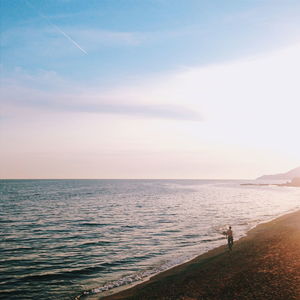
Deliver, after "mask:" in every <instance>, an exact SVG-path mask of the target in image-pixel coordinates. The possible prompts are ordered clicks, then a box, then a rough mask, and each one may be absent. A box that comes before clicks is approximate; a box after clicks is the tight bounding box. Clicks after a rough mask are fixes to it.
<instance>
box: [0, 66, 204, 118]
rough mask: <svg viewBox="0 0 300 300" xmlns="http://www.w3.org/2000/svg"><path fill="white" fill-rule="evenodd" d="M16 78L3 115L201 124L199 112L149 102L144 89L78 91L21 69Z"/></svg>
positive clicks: (7, 86) (5, 91)
mask: <svg viewBox="0 0 300 300" xmlns="http://www.w3.org/2000/svg"><path fill="white" fill-rule="evenodd" d="M13 77H14V78H6V79H4V80H3V83H4V84H3V86H2V88H1V89H2V91H1V95H2V106H3V108H4V110H3V111H5V110H7V111H9V112H10V113H11V112H13V111H14V107H15V108H17V109H16V110H15V111H16V112H17V111H19V109H20V108H22V107H23V108H26V110H27V111H32V112H34V111H48V112H51V111H52V112H67V113H72V112H81V113H99V114H119V115H128V116H137V117H141V118H159V119H174V120H190V121H200V120H201V116H200V114H199V112H197V111H195V110H193V109H191V108H189V107H187V106H185V105H184V104H181V103H176V101H174V103H173V104H172V103H170V102H169V101H164V99H162V98H159V99H154V98H151V99H147V98H145V97H144V96H143V95H142V93H143V89H138V90H135V89H132V87H129V88H127V87H126V88H122V87H117V88H116V87H115V88H113V87H112V88H111V89H106V90H104V89H99V88H95V87H89V88H88V87H79V86H77V87H76V84H75V83H74V82H69V81H67V80H64V79H63V78H61V77H60V76H58V75H57V74H56V73H55V72H39V73H38V74H36V75H30V74H27V73H26V72H24V71H22V70H21V69H19V70H16V71H15V73H14V76H13ZM54 87H55V88H54ZM154 97H156V96H154ZM157 97H161V96H159V95H157ZM166 100H167V99H166Z"/></svg>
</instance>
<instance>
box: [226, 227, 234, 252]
mask: <svg viewBox="0 0 300 300" xmlns="http://www.w3.org/2000/svg"><path fill="white" fill-rule="evenodd" d="M226 236H227V242H228V248H229V250H230V251H231V250H232V246H233V232H232V229H231V226H229V229H228V230H227V231H226Z"/></svg>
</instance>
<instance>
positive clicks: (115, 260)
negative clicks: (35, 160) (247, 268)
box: [0, 180, 300, 300]
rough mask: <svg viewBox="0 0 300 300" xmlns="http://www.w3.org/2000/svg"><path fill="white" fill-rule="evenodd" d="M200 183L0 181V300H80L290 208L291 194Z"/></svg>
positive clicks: (298, 194)
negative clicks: (227, 230) (226, 232)
mask: <svg viewBox="0 0 300 300" xmlns="http://www.w3.org/2000/svg"><path fill="white" fill-rule="evenodd" d="M240 183H241V182H240V181H207V180H0V228H1V230H0V234H1V244H0V298H1V299H39V300H40V299H75V298H77V299H86V298H87V299H89V298H92V297H95V295H96V296H97V297H100V296H101V294H102V293H103V291H107V290H113V289H114V288H116V287H119V286H126V285H128V284H130V283H132V282H137V281H139V280H143V279H145V278H146V277H148V276H151V275H153V274H155V273H158V272H161V271H163V270H165V269H167V268H170V267H172V266H174V265H176V264H179V263H182V262H184V261H186V260H188V259H191V258H192V257H194V256H195V255H198V254H201V253H203V252H205V251H207V250H208V249H211V248H214V247H216V246H218V245H221V244H225V242H226V241H225V239H224V237H223V236H222V234H221V232H222V231H224V229H225V228H226V226H228V225H229V224H230V225H232V227H233V230H234V234H235V238H236V239H237V238H239V237H241V236H242V235H244V234H245V233H246V232H247V231H248V230H249V229H250V228H251V227H253V226H255V225H256V224H258V223H260V222H263V221H267V220H270V219H272V218H274V217H276V216H278V215H280V214H283V213H286V212H289V211H292V210H296V209H299V208H300V189H299V188H292V187H277V186H241V185H240Z"/></svg>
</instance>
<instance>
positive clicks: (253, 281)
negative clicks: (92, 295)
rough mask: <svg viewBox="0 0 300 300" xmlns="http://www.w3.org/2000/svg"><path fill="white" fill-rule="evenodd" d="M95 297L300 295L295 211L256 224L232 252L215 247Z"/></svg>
mask: <svg viewBox="0 0 300 300" xmlns="http://www.w3.org/2000/svg"><path fill="white" fill-rule="evenodd" d="M233 230H234V228H233ZM98 299H105V300H117V299H143V300H146V299H149V300H150V299H164V300H167V299H168V300H171V299H180V300H196V299H197V300H199V299H203V300H204V299H214V300H217V299H218V300H220V299H221V300H226V299H228V300H229V299H230V300H234V299H239V300H241V299H262V300H267V299H270V300H271V299H272V300H276V299H278V300H282V299H285V300H289V299H300V211H297V212H293V213H290V214H286V215H284V216H281V217H279V218H277V219H275V220H272V221H270V222H268V223H264V224H260V225H258V226H257V227H255V228H254V229H252V230H250V231H249V232H248V234H247V236H246V237H243V238H241V239H240V240H238V241H236V242H235V243H234V248H233V251H232V252H229V251H228V249H227V247H226V245H224V246H221V247H218V248H216V249H213V250H211V251H209V252H207V253H205V254H203V255H200V256H198V257H196V258H195V259H193V260H192V261H189V262H187V263H185V264H183V265H180V266H177V267H174V268H172V269H170V270H168V271H165V272H163V273H161V274H159V275H157V276H154V277H153V278H151V279H150V280H149V281H146V282H144V283H142V284H139V285H137V286H134V287H132V288H130V289H127V290H124V291H121V292H119V293H117V294H114V295H110V296H106V297H101V298H98Z"/></svg>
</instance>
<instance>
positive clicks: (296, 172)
mask: <svg viewBox="0 0 300 300" xmlns="http://www.w3.org/2000/svg"><path fill="white" fill-rule="evenodd" d="M296 177H300V167H298V168H295V169H293V170H290V171H288V172H286V173H280V174H275V175H263V176H261V177H258V178H257V180H292V179H294V178H296Z"/></svg>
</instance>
